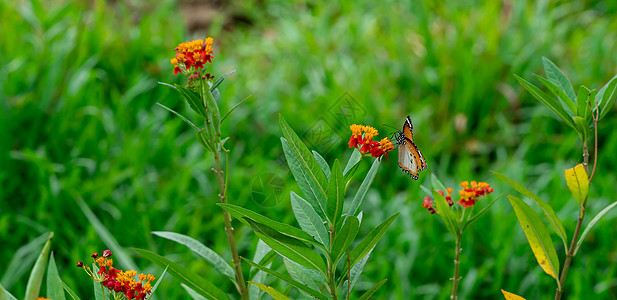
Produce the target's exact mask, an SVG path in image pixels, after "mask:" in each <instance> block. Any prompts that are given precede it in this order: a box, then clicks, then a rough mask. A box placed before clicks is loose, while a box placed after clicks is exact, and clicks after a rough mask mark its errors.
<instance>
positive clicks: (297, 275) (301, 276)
mask: <svg viewBox="0 0 617 300" xmlns="http://www.w3.org/2000/svg"><path fill="white" fill-rule="evenodd" d="M283 263H284V264H285V269H286V270H287V273H289V275H290V276H291V278H292V279H293V280H295V281H297V282H300V283H302V284H304V285H305V286H307V287H309V288H311V289H314V290H316V291H318V290H319V288H318V287H317V284H315V281H314V280H313V279H312V278H311V276H309V275H308V274H309V273H308V272H305V270H306V271H310V270H309V269H306V268H304V267H302V266H301V265H299V264H297V263H295V262H293V261H291V260H289V259H286V258H284V259H283ZM319 276H321V274H319ZM309 296H310V295H309Z"/></svg>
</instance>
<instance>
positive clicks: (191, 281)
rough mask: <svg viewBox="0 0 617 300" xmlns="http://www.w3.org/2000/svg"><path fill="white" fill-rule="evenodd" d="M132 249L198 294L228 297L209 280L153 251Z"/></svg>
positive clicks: (215, 299)
mask: <svg viewBox="0 0 617 300" xmlns="http://www.w3.org/2000/svg"><path fill="white" fill-rule="evenodd" d="M133 251H135V252H137V253H139V254H141V255H142V256H143V257H144V258H146V259H148V260H149V261H151V262H153V263H154V264H155V265H157V266H159V267H161V268H167V270H168V271H169V273H170V274H171V275H172V276H173V277H174V278H176V279H177V280H178V281H180V282H181V283H184V284H185V285H186V286H188V287H190V288H191V289H193V290H194V291H195V292H197V293H198V294H199V295H201V296H203V297H206V298H207V299H210V300H218V299H230V298H229V296H227V294H226V293H225V292H223V291H222V290H221V289H219V288H218V287H217V286H216V285H214V284H213V283H211V282H210V281H208V280H206V279H205V278H202V277H201V276H199V275H197V274H195V273H193V272H191V271H189V270H188V269H186V268H184V267H183V266H181V265H179V264H177V263H175V262H173V261H171V260H169V259H167V258H165V257H162V256H160V255H158V254H156V253H154V252H150V251H148V250H144V249H136V248H133Z"/></svg>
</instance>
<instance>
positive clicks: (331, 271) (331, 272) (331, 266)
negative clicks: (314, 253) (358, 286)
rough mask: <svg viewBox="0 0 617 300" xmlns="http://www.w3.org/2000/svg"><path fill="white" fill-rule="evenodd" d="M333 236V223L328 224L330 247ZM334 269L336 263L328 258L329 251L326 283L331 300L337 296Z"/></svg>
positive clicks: (332, 243) (332, 242) (334, 299)
mask: <svg viewBox="0 0 617 300" xmlns="http://www.w3.org/2000/svg"><path fill="white" fill-rule="evenodd" d="M334 238H335V232H334V225H330V247H332V245H334ZM330 250H332V249H330ZM335 271H336V264H335V263H334V262H333V261H332V258H330V253H328V277H329V278H328V285H329V287H330V295H331V296H332V299H333V300H337V299H338V297H337V296H336V282H335V281H336V280H335V278H334V273H335ZM347 286H349V282H347Z"/></svg>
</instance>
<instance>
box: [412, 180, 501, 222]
mask: <svg viewBox="0 0 617 300" xmlns="http://www.w3.org/2000/svg"><path fill="white" fill-rule="evenodd" d="M460 186H461V187H462V188H463V189H462V190H460V191H459V195H460V196H461V199H459V201H458V204H459V205H461V206H463V207H465V208H467V207H472V206H474V205H476V202H477V201H478V200H479V199H480V198H481V197H483V196H486V195H488V194H490V193H492V192H493V188H492V187H491V186H490V185H489V184H488V183H486V182H476V181H472V182H471V184H470V183H469V182H468V181H463V182H461V184H460ZM437 192H438V193H439V194H441V195H442V196H444V197H445V199H446V202H447V203H448V205H450V206H452V205H454V201H453V200H452V193H453V192H454V190H453V189H451V188H447V189H446V192H447V194H446V193H444V192H443V191H437ZM422 207H424V208H426V209H428V210H429V212H430V213H431V214H434V213H436V211H435V208H434V207H433V199H432V198H431V197H430V196H426V197H424V201H423V202H422Z"/></svg>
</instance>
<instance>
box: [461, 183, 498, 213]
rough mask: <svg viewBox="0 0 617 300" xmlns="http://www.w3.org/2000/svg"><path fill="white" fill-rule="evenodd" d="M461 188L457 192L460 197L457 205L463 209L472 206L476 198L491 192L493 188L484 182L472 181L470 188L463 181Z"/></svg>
mask: <svg viewBox="0 0 617 300" xmlns="http://www.w3.org/2000/svg"><path fill="white" fill-rule="evenodd" d="M461 187H462V188H463V189H462V190H461V191H459V192H458V193H459V195H461V200H459V201H458V203H459V204H460V205H462V206H463V207H471V206H474V205H476V201H478V198H480V197H482V196H485V195H488V194H490V193H492V192H493V188H492V187H491V186H490V185H489V184H488V183H486V182H475V181H472V182H471V186H470V183H469V182H468V181H463V182H461Z"/></svg>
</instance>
